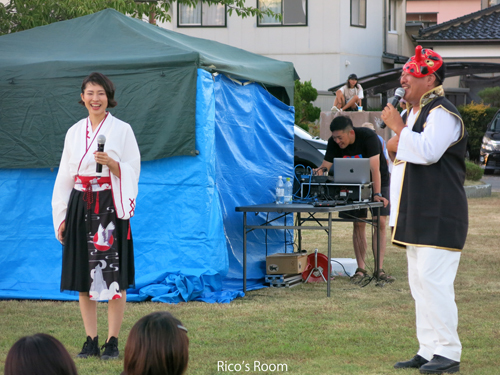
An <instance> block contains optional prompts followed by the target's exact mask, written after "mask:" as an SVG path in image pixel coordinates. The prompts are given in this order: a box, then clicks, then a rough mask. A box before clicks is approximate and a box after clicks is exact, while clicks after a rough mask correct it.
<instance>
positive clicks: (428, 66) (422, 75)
mask: <svg viewBox="0 0 500 375" xmlns="http://www.w3.org/2000/svg"><path fill="white" fill-rule="evenodd" d="M445 73H446V70H445V65H444V63H443V59H442V58H441V56H440V55H439V54H438V53H436V52H434V51H433V50H431V49H428V48H425V49H422V46H416V47H415V55H414V56H412V57H410V59H409V60H408V62H407V63H406V64H405V65H404V66H403V72H402V73H401V79H400V82H401V86H402V87H403V88H404V89H405V92H406V93H405V96H404V99H405V100H406V101H407V102H408V103H410V104H411V105H414V106H415V105H419V103H420V99H421V97H422V95H424V94H425V93H426V92H428V91H430V90H432V89H434V88H435V87H437V86H439V85H442V84H443V81H444V78H445Z"/></svg>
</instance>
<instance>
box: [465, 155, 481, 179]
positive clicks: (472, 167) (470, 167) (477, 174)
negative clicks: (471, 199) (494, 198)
mask: <svg viewBox="0 0 500 375" xmlns="http://www.w3.org/2000/svg"><path fill="white" fill-rule="evenodd" d="M482 177H483V169H482V168H481V167H480V166H479V165H477V164H475V163H473V162H471V161H469V160H466V161H465V179H466V180H470V181H479V180H480V179H481V178H482Z"/></svg>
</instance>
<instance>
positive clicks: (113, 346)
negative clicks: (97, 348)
mask: <svg viewBox="0 0 500 375" xmlns="http://www.w3.org/2000/svg"><path fill="white" fill-rule="evenodd" d="M101 349H104V353H102V355H101V359H104V360H108V359H118V355H119V354H120V352H119V351H118V339H117V338H116V337H114V336H111V337H110V338H109V340H108V341H106V343H105V344H104V345H103V346H102V348H101Z"/></svg>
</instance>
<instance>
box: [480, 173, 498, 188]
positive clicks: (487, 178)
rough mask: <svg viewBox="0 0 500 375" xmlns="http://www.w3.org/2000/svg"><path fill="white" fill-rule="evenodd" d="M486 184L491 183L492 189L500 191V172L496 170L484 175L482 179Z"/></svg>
mask: <svg viewBox="0 0 500 375" xmlns="http://www.w3.org/2000/svg"><path fill="white" fill-rule="evenodd" d="M481 181H483V182H484V183H486V184H490V185H491V191H494V192H500V172H499V171H495V173H494V174H491V175H484V176H483V178H482V179H481Z"/></svg>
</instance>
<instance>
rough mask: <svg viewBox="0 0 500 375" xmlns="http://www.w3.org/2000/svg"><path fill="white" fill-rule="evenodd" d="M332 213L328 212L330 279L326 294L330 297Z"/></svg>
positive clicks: (329, 277) (330, 278)
mask: <svg viewBox="0 0 500 375" xmlns="http://www.w3.org/2000/svg"><path fill="white" fill-rule="evenodd" d="M331 259H332V213H331V212H328V265H327V267H328V279H327V280H326V295H327V297H330V281H331V280H332V260H331Z"/></svg>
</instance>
